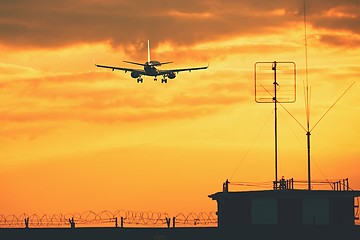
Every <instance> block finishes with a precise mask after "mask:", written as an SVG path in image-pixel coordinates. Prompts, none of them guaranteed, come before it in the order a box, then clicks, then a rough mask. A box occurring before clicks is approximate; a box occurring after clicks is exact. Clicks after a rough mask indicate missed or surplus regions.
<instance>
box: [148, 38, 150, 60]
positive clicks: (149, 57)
mask: <svg viewBox="0 0 360 240" xmlns="http://www.w3.org/2000/svg"><path fill="white" fill-rule="evenodd" d="M148 62H150V40H148Z"/></svg>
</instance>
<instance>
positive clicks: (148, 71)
mask: <svg viewBox="0 0 360 240" xmlns="http://www.w3.org/2000/svg"><path fill="white" fill-rule="evenodd" d="M123 62H125V63H129V64H134V65H139V66H143V67H144V69H133V68H124V67H116V66H105V65H99V64H96V63H95V66H96V67H100V68H109V69H112V71H114V70H121V71H125V73H126V72H131V77H132V78H137V83H142V82H143V78H142V76H143V75H144V76H152V77H154V81H157V76H161V75H162V76H163V78H162V80H161V83H167V78H169V79H174V78H175V77H176V73H179V72H184V71H189V72H191V71H193V70H201V69H207V68H208V67H209V66H206V67H191V68H179V69H169V70H159V69H157V68H156V67H160V66H161V65H165V64H169V63H172V62H159V61H151V60H150V41H149V40H148V61H147V62H146V63H137V62H130V61H123Z"/></svg>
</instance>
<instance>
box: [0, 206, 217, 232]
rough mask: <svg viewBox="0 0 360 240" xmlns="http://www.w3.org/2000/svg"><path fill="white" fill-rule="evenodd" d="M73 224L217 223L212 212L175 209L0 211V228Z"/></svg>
mask: <svg viewBox="0 0 360 240" xmlns="http://www.w3.org/2000/svg"><path fill="white" fill-rule="evenodd" d="M75 225H76V226H79V225H80V226H83V227H85V226H99V227H100V226H113V227H170V226H171V227H175V226H217V215H216V213H215V212H209V213H206V212H200V213H188V214H183V213H178V214H177V215H175V216H170V215H169V214H167V213H165V212H151V211H148V212H138V211H126V210H118V211H115V212H110V211H107V210H105V211H102V212H100V213H95V212H93V211H87V212H83V213H75V214H52V215H49V214H44V215H37V214H33V215H27V214H21V215H6V216H5V215H0V228H57V227H59V228H60V227H69V226H70V227H75Z"/></svg>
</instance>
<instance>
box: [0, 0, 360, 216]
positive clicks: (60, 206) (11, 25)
mask: <svg viewBox="0 0 360 240" xmlns="http://www.w3.org/2000/svg"><path fill="white" fill-rule="evenodd" d="M308 2H309V3H307V9H308V14H307V18H308V25H307V26H308V45H309V47H308V54H309V81H310V85H311V124H312V125H314V124H315V123H316V122H317V120H318V119H319V118H320V117H321V116H322V115H323V113H324V112H325V111H326V110H327V109H328V108H329V107H330V106H331V105H332V104H333V103H334V102H335V101H336V99H337V98H338V97H339V96H340V95H341V94H342V93H343V92H344V91H345V89H346V88H347V87H348V86H349V85H350V84H351V83H352V82H358V79H359V73H360V67H359V62H360V61H359V60H360V57H359V56H360V3H359V1H358V0H355V1H354V0H345V1H344V0H332V1H323V0H312V1H308ZM144 6H146V10H147V11H146V12H144V11H143V10H141V11H139V9H144ZM0 16H1V17H0V50H1V55H0V100H1V104H0V146H1V164H0V178H1V183H0V192H1V200H0V203H1V206H2V207H1V212H0V214H5V215H6V214H21V213H28V214H32V213H38V214H42V213H48V214H52V213H69V212H83V211H87V210H92V211H102V210H110V211H114V210H117V209H126V210H139V211H150V210H151V211H164V212H168V213H169V214H176V213H179V212H184V213H187V212H200V211H207V212H208V211H215V210H216V204H215V202H214V201H212V200H210V199H209V198H208V197H207V195H209V194H212V193H215V192H217V191H220V190H221V185H222V182H223V181H225V180H226V179H227V178H229V179H230V181H240V182H244V181H246V182H263V181H272V180H273V178H274V149H273V148H274V140H273V137H274V136H273V135H274V125H273V105H272V104H257V103H256V102H255V96H254V63H255V62H257V61H274V60H276V61H293V62H295V63H296V65H297V101H296V103H294V104H286V108H287V109H288V111H290V112H291V113H292V114H293V115H294V116H295V117H296V118H297V119H298V121H300V122H301V123H302V124H303V125H305V119H306V118H305V109H304V97H303V81H304V79H305V74H304V68H305V51H304V25H303V1H285V0H281V1H276V3H274V2H273V1H263V0H241V1H226V2H224V1H219V0H213V1H208V0H206V1H202V0H200V1H195V2H194V1H191V2H190V1H189V3H188V4H187V1H177V3H174V2H173V1H170V2H169V1H155V2H152V4H150V5H149V4H148V1H143V0H142V1H128V0H124V1H120V2H119V1H115V0H109V1H106V2H104V1H99V0H91V1H89V0H87V1H82V0H81V1H76V3H74V1H62V3H61V4H54V3H53V2H51V1H29V0H26V1H25V0H20V1H6V2H5V3H2V4H1V6H0ZM147 39H150V41H151V45H152V48H151V49H152V52H151V56H152V59H153V60H159V61H174V63H173V64H172V65H166V66H164V67H163V68H164V69H166V68H169V67H176V68H177V67H188V66H193V67H197V66H204V65H207V64H208V63H209V64H210V67H209V69H208V70H204V71H194V72H192V73H188V72H183V73H180V74H179V75H178V76H177V78H175V79H174V80H169V82H168V84H161V82H160V81H158V82H154V81H153V79H152V78H149V77H144V83H143V84H137V83H136V79H132V78H131V77H130V74H129V73H124V72H120V71H115V72H111V71H110V70H106V69H97V68H95V67H94V65H93V58H95V59H96V62H97V63H100V64H110V65H117V66H128V65H126V64H125V63H123V62H122V61H123V60H131V61H139V62H145V61H146V58H147V54H146V42H147ZM359 102H360V86H359V84H358V83H356V84H355V85H354V86H353V87H352V88H351V89H350V90H349V91H348V93H347V94H346V95H345V96H344V97H343V98H342V99H341V100H340V101H339V102H338V103H337V105H336V106H335V107H334V108H333V109H332V110H331V111H330V112H329V113H328V114H327V115H326V117H325V118H324V119H323V120H322V121H321V122H320V123H319V124H318V125H317V126H316V128H315V129H314V130H313V132H312V156H313V167H312V170H313V171H312V178H313V179H315V180H319V179H324V178H328V179H340V178H346V177H349V178H350V185H351V187H353V188H355V189H360V174H359V163H358V162H359V159H358V156H359V153H360V150H359V147H358V146H359V145H360V139H359V132H360V127H359V122H360V105H359ZM306 163H307V158H306V136H305V132H304V130H303V129H301V127H299V125H298V124H297V123H296V122H295V121H294V120H293V119H292V118H291V117H290V116H289V114H287V113H286V112H285V111H284V110H283V109H282V108H279V165H278V166H279V176H282V175H284V176H285V177H286V178H291V177H294V178H295V179H298V180H306V178H307V172H306V171H307V168H306V167H307V165H306ZM240 189H241V188H240Z"/></svg>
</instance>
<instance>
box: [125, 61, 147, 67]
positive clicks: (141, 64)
mask: <svg viewBox="0 0 360 240" xmlns="http://www.w3.org/2000/svg"><path fill="white" fill-rule="evenodd" d="M123 62H125V63H130V64H135V65H139V66H145V64H144V63H137V62H130V61H123Z"/></svg>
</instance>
